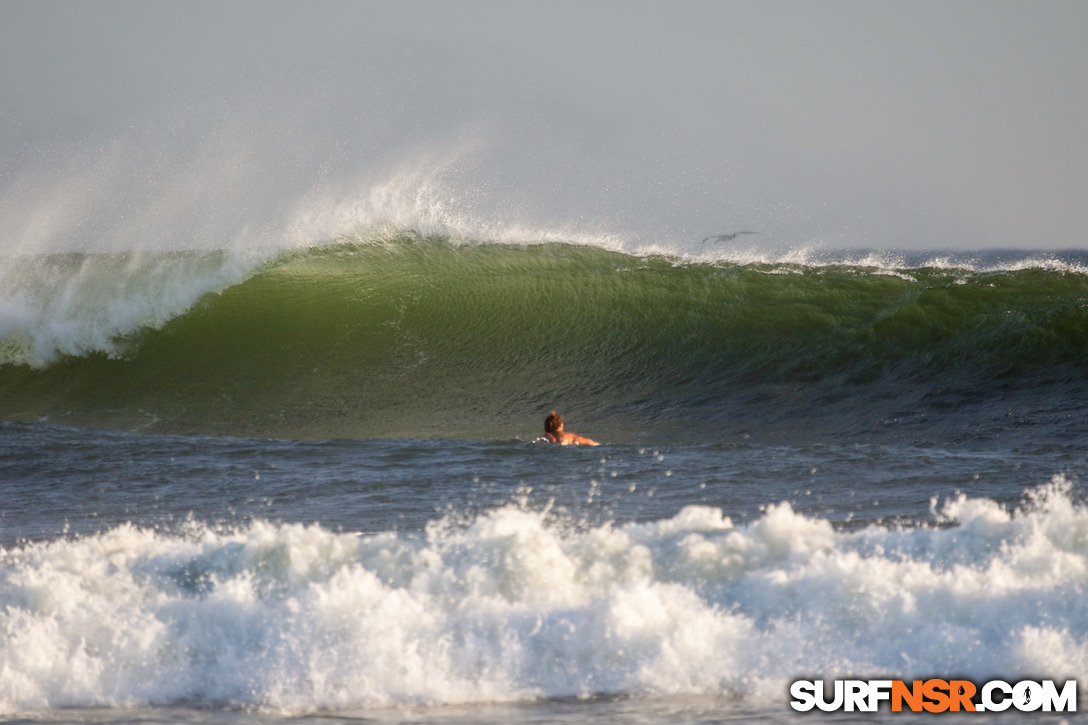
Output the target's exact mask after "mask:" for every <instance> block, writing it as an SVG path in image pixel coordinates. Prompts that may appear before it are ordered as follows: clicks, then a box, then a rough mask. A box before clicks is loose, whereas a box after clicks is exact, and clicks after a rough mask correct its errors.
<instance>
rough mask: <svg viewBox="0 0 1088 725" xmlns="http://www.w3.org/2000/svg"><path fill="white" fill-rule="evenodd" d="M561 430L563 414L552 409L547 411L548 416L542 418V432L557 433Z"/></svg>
mask: <svg viewBox="0 0 1088 725" xmlns="http://www.w3.org/2000/svg"><path fill="white" fill-rule="evenodd" d="M561 430H563V416H561V415H559V413H556V412H555V411H554V410H553V411H552V412H550V413H548V417H547V418H545V419H544V432H545V433H558V432H559V431H561Z"/></svg>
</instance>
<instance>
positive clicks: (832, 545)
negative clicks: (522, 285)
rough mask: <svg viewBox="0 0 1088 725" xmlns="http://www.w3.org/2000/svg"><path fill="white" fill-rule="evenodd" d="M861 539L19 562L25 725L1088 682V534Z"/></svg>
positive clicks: (198, 544)
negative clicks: (851, 684) (28, 721)
mask: <svg viewBox="0 0 1088 725" xmlns="http://www.w3.org/2000/svg"><path fill="white" fill-rule="evenodd" d="M934 515H935V519H936V520H935V522H934V525H933V526H931V527H923V528H904V529H895V528H889V527H882V526H871V527H869V528H866V529H863V530H860V531H854V532H844V531H839V530H836V529H835V528H833V527H832V526H831V524H830V523H829V522H827V521H825V520H822V519H819V518H810V517H806V516H802V515H800V514H798V513H797V512H795V511H794V510H793V509H792V508H791V507H790V505H789V504H788V503H780V504H776V505H772V506H769V507H767V508H766V510H765V511H764V513H763V514H762V516H760V517H759V518H757V519H756V520H754V521H753V522H751V523H749V524H746V525H743V526H736V525H734V524H733V523H732V522H731V521H730V520H729V519H728V518H726V517H723V516H722V514H721V512H720V511H719V510H717V509H713V508H708V507H699V506H693V507H687V508H683V509H682V510H680V511H679V512H678V513H677V514H676V515H675V516H673V517H672V518H668V519H662V520H658V521H654V522H650V523H638V524H627V525H604V526H598V527H591V528H586V527H578V526H575V525H573V524H571V523H570V522H566V521H564V520H562V519H561V518H559V517H556V516H553V515H552V514H551V513H549V512H548V511H547V510H543V511H540V510H533V509H531V508H529V507H527V506H525V505H520V504H509V505H505V506H501V507H498V508H495V509H492V510H490V511H487V512H484V513H481V514H479V515H477V516H476V517H474V518H472V519H470V520H467V521H457V520H455V519H454V517H447V518H444V519H441V520H436V521H433V522H432V523H431V524H430V525H429V526H428V527H427V529H426V531H424V532H417V533H393V532H387V533H382V534H377V535H366V536H363V535H353V534H350V533H334V532H331V531H329V530H327V529H324V528H322V527H320V526H317V525H312V526H302V525H280V524H274V523H269V522H256V523H253V524H251V525H249V526H247V527H245V528H240V529H237V530H232V531H222V530H216V529H214V528H212V527H209V526H206V525H204V524H200V523H195V522H194V523H191V524H189V525H188V526H187V528H186V529H185V530H184V531H174V532H169V533H168V532H161V531H153V530H149V529H141V528H137V527H134V526H129V525H126V526H120V527H117V528H114V529H111V530H108V531H104V532H102V533H99V534H96V535H93V536H88V537H84V538H74V539H73V538H60V539H56V540H53V541H50V542H44V543H34V544H27V545H24V546H21V547H17V548H12V549H10V550H6V551H3V552H2V558H0V562H2V568H0V630H2V631H3V633H4V636H3V637H2V638H0V712H3V713H13V712H18V711H28V710H45V709H52V708H60V707H73V706H74V707H97V706H139V705H145V704H165V703H177V702H183V703H206V704H213V705H229V706H239V707H247V708H249V707H252V708H258V709H262V710H271V711H277V712H305V711H315V710H327V709H334V710H335V709H350V708H360V707H370V706H380V705H389V704H405V703H471V702H484V701H513V700H525V699H534V698H541V697H569V696H576V697H577V696H586V695H593V694H601V693H622V694H630V695H636V696H655V695H670V694H693V693H697V694H712V695H725V696H728V697H736V698H741V699H742V700H745V701H749V702H753V703H773V702H778V701H784V699H785V697H786V691H787V687H788V682H790V681H791V680H793V679H796V678H798V677H809V678H811V677H814V676H823V677H829V678H830V677H835V676H869V677H876V676H880V677H885V676H889V677H890V676H895V677H903V678H911V677H924V676H941V675H951V674H955V675H957V676H961V677H963V676H967V677H973V678H976V679H988V678H991V677H1002V678H1004V679H1007V680H1015V679H1018V678H1021V677H1025V676H1036V677H1038V676H1047V677H1053V678H1062V677H1065V678H1069V677H1076V676H1078V675H1080V674H1083V673H1084V671H1085V670H1086V668H1088V645H1086V642H1088V636H1086V635H1088V605H1086V604H1085V598H1084V596H1083V594H1084V587H1085V583H1086V581H1088V510H1086V509H1085V508H1084V507H1083V506H1081V505H1079V504H1077V503H1074V502H1073V501H1071V499H1070V496H1069V492H1068V486H1067V485H1066V484H1065V482H1064V481H1062V480H1061V479H1056V480H1055V481H1054V482H1052V483H1051V484H1050V485H1049V486H1046V487H1044V488H1041V489H1039V490H1036V491H1033V492H1032V493H1031V495H1030V496H1029V498H1028V500H1027V501H1026V502H1025V504H1024V505H1023V506H1022V507H1021V508H1020V509H1018V510H1015V511H1010V510H1007V509H1005V508H1003V507H1001V506H999V505H998V504H996V503H994V502H992V501H988V500H985V499H972V498H966V497H960V498H956V499H952V500H949V501H944V502H941V503H935V504H934Z"/></svg>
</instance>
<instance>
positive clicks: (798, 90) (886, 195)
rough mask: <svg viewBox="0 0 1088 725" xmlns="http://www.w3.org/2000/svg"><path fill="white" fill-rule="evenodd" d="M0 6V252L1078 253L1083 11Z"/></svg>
mask: <svg viewBox="0 0 1088 725" xmlns="http://www.w3.org/2000/svg"><path fill="white" fill-rule="evenodd" d="M0 13H2V17H3V22H2V23H0V154H2V156H0V164H2V168H0V234H2V235H4V239H2V240H0V246H3V247H6V248H12V247H26V246H43V245H45V246H48V245H49V244H51V243H52V241H55V240H61V239H68V240H71V239H73V238H77V237H78V238H79V239H83V240H87V239H89V238H91V237H95V236H99V237H103V236H112V237H117V238H121V237H135V236H143V237H147V236H154V235H159V236H162V237H163V238H171V239H174V240H175V241H177V240H178V239H180V238H183V237H186V236H187V235H197V236H200V235H203V236H204V237H213V236H215V235H217V234H220V235H223V234H231V235H239V234H245V233H247V232H246V230H252V229H255V228H263V229H265V230H266V231H267V229H272V228H276V224H280V223H282V222H283V219H284V214H285V210H286V209H288V208H290V209H292V210H294V212H297V211H298V210H299V209H300V208H302V207H304V206H305V205H306V203H308V200H309V201H313V200H314V199H317V198H319V197H321V196H322V195H323V194H325V195H333V196H335V198H336V200H337V204H338V205H339V206H338V209H340V210H341V211H342V210H343V209H344V208H345V205H346V206H347V207H350V206H351V198H352V194H359V195H360V196H363V197H366V198H365V204H364V205H365V206H366V208H367V210H368V211H367V213H368V214H373V213H374V212H375V210H378V211H381V210H385V211H386V212H388V213H389V215H391V216H393V217H395V218H397V219H401V216H398V214H401V213H402V212H403V209H402V208H401V207H400V206H398V202H397V199H398V198H400V197H405V198H414V199H417V200H418V199H419V198H421V197H422V196H424V195H425V196H427V198H428V199H430V202H429V203H431V208H435V207H436V206H437V207H441V209H442V211H443V213H446V214H450V215H461V216H463V217H465V218H468V217H473V216H475V217H479V218H481V219H487V220H490V221H493V222H494V223H496V224H502V223H509V224H524V225H527V226H533V227H536V228H549V227H555V228H562V229H578V228H584V229H587V230H590V231H601V230H603V231H609V232H612V233H615V234H618V235H621V236H625V235H626V236H629V237H632V238H639V239H642V240H644V241H645V240H656V239H660V240H662V241H664V242H676V243H683V242H684V241H685V240H692V239H694V240H698V239H701V238H702V237H703V236H706V235H709V234H712V233H717V232H724V231H731V230H736V229H741V228H751V229H756V230H759V231H760V232H761V234H762V235H763V236H762V237H760V240H761V242H762V241H765V242H766V243H780V244H787V245H803V244H807V243H810V242H821V243H826V244H831V245H837V246H848V247H856V246H877V247H881V246H907V247H957V248H958V247H995V246H1019V247H1044V248H1065V247H1086V246H1088V235H1086V233H1085V232H1086V230H1088V204H1086V203H1085V199H1088V140H1086V139H1088V135H1086V131H1088V92H1086V88H1088V30H1086V29H1088V3H1085V2H1081V1H1079V0H1078V1H1074V2H1030V3H1029V2H1000V1H998V0H982V1H978V2H975V1H968V0H958V1H955V2H950V1H948V0H940V1H935V2H927V1H925V0H911V1H910V2H872V1H867V2H852V1H851V2H837V1H836V2H830V1H825V2H816V1H812V2H785V1H780V2H776V1H767V0H758V1H754V0H753V1H751V2H748V1H745V2H723V1H721V0H715V1H713V2H684V1H683V0H670V1H669V2H632V1H631V0H623V1H620V2H593V1H591V0H590V1H587V0H581V1H579V2H533V3H527V2H481V1H479V0H466V1H464V2H415V1H402V2H391V1H390V2H321V1H320V0H318V1H316V2H298V3H295V2H291V3H286V2H221V3H218V2H215V3H213V2H173V3H171V2H155V3H149V2H116V1H104V2H86V3H69V2H50V1H48V0H44V1H43V0H32V1H28V2H21V1H19V2H16V1H13V0H0ZM334 190H335V191H334ZM330 198H331V197H330ZM401 206H403V205H401ZM364 216H365V214H364ZM484 226H486V225H484ZM87 243H88V244H90V245H92V246H93V245H94V244H95V242H87ZM171 243H173V242H171ZM178 243H181V242H178Z"/></svg>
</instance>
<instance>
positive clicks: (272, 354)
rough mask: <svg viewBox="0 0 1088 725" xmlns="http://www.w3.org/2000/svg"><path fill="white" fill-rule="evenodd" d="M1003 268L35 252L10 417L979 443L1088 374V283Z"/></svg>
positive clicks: (13, 364) (15, 338)
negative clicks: (572, 415) (946, 429)
mask: <svg viewBox="0 0 1088 725" xmlns="http://www.w3.org/2000/svg"><path fill="white" fill-rule="evenodd" d="M1009 259H1011V260H1013V261H1009ZM1009 259H1007V260H1005V261H1004V262H1000V261H999V260H997V259H996V258H986V259H982V260H976V262H977V263H978V264H979V265H980V266H979V268H978V269H972V268H969V267H963V266H922V267H897V266H886V265H884V266H873V264H874V259H872V258H869V257H866V258H863V259H862V258H858V259H854V260H853V261H852V262H850V263H837V264H832V263H830V262H828V263H826V264H825V263H820V264H802V263H797V262H774V263H762V262H761V263H744V264H738V263H735V262H729V261H720V260H719V261H714V262H695V261H684V260H683V259H681V258H678V257H676V256H638V255H632V254H629V253H626V252H618V251H610V250H606V249H601V248H599V247H596V246H593V245H569V244H559V243H554V242H546V243H539V244H520V245H518V244H496V243H479V242H473V241H471V240H462V239H452V238H450V237H447V236H439V237H424V236H422V235H413V234H406V233H404V232H402V231H395V230H394V231H390V232H388V233H386V234H384V235H371V236H369V237H366V238H365V239H360V238H351V239H346V240H342V241H340V242H337V243H329V244H325V245H321V246H317V247H308V248H306V249H303V250H296V251H292V252H278V253H276V254H274V255H272V256H271V257H269V256H268V253H267V252H260V253H258V252H254V253H252V254H251V255H250V256H240V255H239V254H238V253H233V252H232V253H229V254H228V253H225V252H223V253H211V252H208V253H201V252H187V253H170V254H168V255H159V256H156V255H150V256H149V255H148V254H142V255H135V254H131V255H121V256H104V257H103V256H78V255H77V256H67V257H64V258H60V259H58V258H48V259H33V260H29V261H24V262H23V264H24V266H25V267H26V269H27V270H29V271H30V272H32V274H19V275H16V274H14V273H13V274H12V275H10V276H6V277H5V279H6V280H7V283H8V284H9V286H10V285H12V284H13V283H12V280H13V279H15V278H16V277H18V278H19V279H20V280H22V281H21V282H20V284H21V285H22V286H21V287H18V288H17V289H14V291H13V289H7V290H6V292H5V294H6V297H5V302H4V304H5V309H4V310H3V313H4V315H3V317H2V320H3V322H0V355H3V356H4V363H5V364H2V365H0V390H3V392H4V395H3V404H2V406H0V416H3V417H5V418H8V419H12V418H20V417H21V418H26V417H43V416H45V417H49V418H50V419H53V420H56V421H58V422H76V423H89V424H93V425H108V426H117V427H129V426H131V425H133V423H132V421H136V420H139V421H143V422H146V421H147V420H148V419H149V418H150V419H154V420H155V421H156V424H155V425H157V426H158V428H156V429H157V430H162V431H168V432H211V433H230V434H242V435H274V436H283V437H311V438H314V437H316V438H324V437H351V436H363V437H374V436H409V437H432V436H435V435H443V436H453V437H465V438H491V439H498V438H508V437H510V433H509V431H510V430H512V429H517V426H518V425H519V423H518V422H517V421H520V420H522V419H523V417H524V416H525V415H526V414H527V411H531V412H532V414H533V415H534V416H535V415H536V414H537V413H538V412H539V409H541V408H543V409H544V411H545V412H546V410H547V409H549V408H552V407H577V408H578V409H579V410H581V411H583V413H582V415H583V417H584V418H593V419H594V420H595V422H596V423H597V425H596V428H597V429H598V430H603V431H604V432H605V434H607V435H609V436H611V437H612V439H613V440H617V441H635V440H642V439H643V438H644V437H645V434H646V432H647V431H649V430H654V431H656V432H660V431H662V430H664V433H665V435H666V436H668V435H672V434H674V433H675V434H677V435H682V434H685V433H683V431H690V435H689V436H688V439H690V440H693V441H699V442H706V441H707V440H708V437H709V440H720V439H721V438H722V437H723V436H724V437H727V438H734V437H736V436H743V435H751V434H765V433H768V432H772V433H775V434H776V435H782V434H784V432H788V431H790V430H795V431H796V430H806V429H811V428H812V427H813V425H818V426H819V427H821V428H823V429H824V430H826V431H828V432H829V433H831V434H835V435H846V434H853V433H855V432H856V431H858V430H866V431H872V430H875V429H880V428H884V429H888V428H889V427H894V426H895V425H896V421H903V420H906V421H908V423H919V424H924V423H925V422H926V421H927V420H932V419H934V418H936V417H937V416H938V414H939V416H940V418H941V419H942V420H943V421H945V422H947V423H948V424H949V425H952V426H954V427H955V426H958V427H959V428H960V429H961V434H963V433H962V429H964V428H965V427H967V428H972V427H973V426H976V425H977V426H980V430H981V433H980V435H982V436H983V437H985V436H986V435H990V434H992V433H993V432H994V431H997V430H998V429H1001V428H1007V427H1008V426H1007V424H1008V422H1009V421H1007V420H1005V419H1006V418H1007V417H1008V415H1009V414H1010V412H1011V414H1012V416H1013V418H1014V419H1015V420H1026V419H1030V418H1031V416H1033V415H1036V411H1039V410H1041V409H1051V410H1059V411H1060V410H1063V408H1062V403H1061V402H1060V401H1061V400H1063V399H1068V398H1069V397H1070V391H1071V389H1072V388H1076V387H1077V386H1079V385H1081V384H1082V383H1083V380H1084V377H1085V369H1084V354H1083V353H1084V343H1083V341H1084V340H1085V339H1086V338H1088V307H1086V300H1088V276H1086V275H1084V274H1082V273H1081V272H1079V271H1077V270H1078V269H1079V268H1078V267H1077V264H1078V262H1077V261H1076V260H1075V259H1071V260H1066V261H1065V262H1063V263H1062V264H1060V265H1059V264H1058V263H1057V262H1055V263H1054V264H1051V265H1049V266H1048V265H1045V264H1033V263H1029V260H1028V259H1027V258H1026V257H1024V256H1023V255H1021V256H1019V257H1009ZM840 262H841V260H840ZM983 263H985V264H983ZM949 264H951V262H949ZM1063 265H1064V266H1063ZM27 280H29V282H28V281H27ZM1018 395H1019V396H1028V397H1027V398H1024V399H1023V400H1022V401H1020V402H1016V401H1013V403H1014V404H1013V405H1012V407H1011V408H1010V407H1009V406H1005V407H1004V408H1002V409H1000V410H998V409H997V408H995V407H993V406H990V407H983V408H979V407H978V405H979V404H980V403H982V404H989V403H993V402H994V401H998V400H1000V401H1003V402H1006V403H1007V402H1009V401H1010V400H1013V399H1014V398H1015V397H1016V396H1018ZM1029 398H1030V399H1029ZM1052 403H1054V404H1052ZM957 415H959V416H960V417H957ZM964 416H966V417H964ZM817 420H818V421H819V422H818V424H817V423H814V421H817ZM971 420H973V421H975V423H971V422H970V421H971ZM141 424H142V423H141ZM681 429H683V430H681ZM911 435H917V433H916V432H912V433H911ZM966 435H972V433H970V432H968V433H966Z"/></svg>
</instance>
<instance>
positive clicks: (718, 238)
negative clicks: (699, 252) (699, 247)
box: [703, 232, 759, 244]
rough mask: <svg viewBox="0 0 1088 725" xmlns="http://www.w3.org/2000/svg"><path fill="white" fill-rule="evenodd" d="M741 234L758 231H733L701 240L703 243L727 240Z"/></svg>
mask: <svg viewBox="0 0 1088 725" xmlns="http://www.w3.org/2000/svg"><path fill="white" fill-rule="evenodd" d="M741 234H759V232H733V233H732V234H714V235H712V236H709V237H707V238H706V239H704V240H703V244H706V243H707V242H728V241H729V240H731V239H736V238H737V237H738V236H740V235H741Z"/></svg>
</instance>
